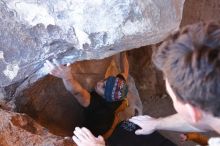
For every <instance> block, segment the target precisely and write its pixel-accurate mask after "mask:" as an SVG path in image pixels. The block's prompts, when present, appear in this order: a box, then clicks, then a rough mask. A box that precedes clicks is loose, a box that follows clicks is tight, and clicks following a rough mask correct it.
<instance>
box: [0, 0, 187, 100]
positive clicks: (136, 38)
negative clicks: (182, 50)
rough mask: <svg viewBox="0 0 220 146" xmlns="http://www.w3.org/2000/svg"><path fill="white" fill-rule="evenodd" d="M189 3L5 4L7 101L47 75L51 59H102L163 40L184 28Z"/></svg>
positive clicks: (2, 47)
mask: <svg viewBox="0 0 220 146" xmlns="http://www.w3.org/2000/svg"><path fill="white" fill-rule="evenodd" d="M183 4H184V0H179V1H176V0H166V1H164V0H154V1H153V0H147V1H146V0H121V1H116V0H105V1H104V0H75V1H69V0H46V1H45V0H38V1H36V0H2V1H0V10H1V11H0V23H1V27H0V69H1V72H0V87H1V90H2V91H1V94H0V95H1V97H2V98H10V97H12V96H15V94H16V93H17V92H20V90H22V89H24V88H26V87H27V86H28V84H24V86H22V87H21V86H20V85H21V84H22V83H24V82H28V83H33V82H35V81H37V80H38V79H39V78H41V77H42V76H45V74H46V73H45V72H44V69H43V68H42V66H43V63H44V61H45V60H46V59H51V58H57V59H58V60H59V61H60V63H73V62H75V61H76V60H84V59H100V58H105V57H107V56H110V55H113V54H115V53H118V52H120V51H123V50H128V49H133V48H138V47H140V46H145V45H149V44H154V43H158V42H160V41H162V40H163V39H164V38H165V37H166V36H167V35H168V34H169V33H170V32H172V31H174V30H176V29H177V28H178V27H179V24H180V21H181V18H182V9H183ZM18 87H20V88H19V89H20V90H18ZM8 89H10V91H8ZM16 91H17V92H16ZM3 96H4V97H3Z"/></svg>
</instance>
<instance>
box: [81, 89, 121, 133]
mask: <svg viewBox="0 0 220 146" xmlns="http://www.w3.org/2000/svg"><path fill="white" fill-rule="evenodd" d="M90 97H91V99H90V104H89V106H88V107H87V108H85V118H86V119H85V127H87V128H88V129H89V130H91V132H92V133H93V134H94V135H95V136H98V135H103V134H104V133H105V132H107V131H108V130H109V129H110V128H111V126H112V124H113V121H114V113H115V111H116V109H117V108H118V107H119V106H120V105H121V103H122V101H115V102H107V101H106V100H105V99H104V98H103V97H101V96H100V95H98V94H97V93H96V92H95V91H92V92H91V93H90Z"/></svg>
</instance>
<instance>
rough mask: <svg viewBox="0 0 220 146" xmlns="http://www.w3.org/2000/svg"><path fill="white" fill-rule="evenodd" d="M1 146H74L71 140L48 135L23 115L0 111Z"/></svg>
mask: <svg viewBox="0 0 220 146" xmlns="http://www.w3.org/2000/svg"><path fill="white" fill-rule="evenodd" d="M0 117H1V118H0V123H1V124H0V145H1V146H74V143H73V141H72V140H71V139H69V140H65V139H64V138H63V137H59V136H55V135H53V134H51V133H49V132H48V131H47V130H46V129H45V128H43V127H42V126H40V125H39V124H37V123H36V122H35V121H33V120H32V119H31V118H30V117H28V116H27V115H25V114H16V113H12V112H8V111H4V110H1V109H0Z"/></svg>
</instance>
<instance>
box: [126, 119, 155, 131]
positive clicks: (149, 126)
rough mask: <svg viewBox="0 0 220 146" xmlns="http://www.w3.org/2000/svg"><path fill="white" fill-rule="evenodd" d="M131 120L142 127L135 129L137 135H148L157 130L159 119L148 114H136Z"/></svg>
mask: <svg viewBox="0 0 220 146" xmlns="http://www.w3.org/2000/svg"><path fill="white" fill-rule="evenodd" d="M129 121H130V122H132V123H135V124H136V125H138V126H139V127H141V129H138V130H136V131H135V134H136V135H148V134H151V133H153V132H154V131H156V130H157V129H156V128H157V124H158V120H157V119H155V118H152V117H150V116H147V115H144V116H135V117H132V118H131V119H129Z"/></svg>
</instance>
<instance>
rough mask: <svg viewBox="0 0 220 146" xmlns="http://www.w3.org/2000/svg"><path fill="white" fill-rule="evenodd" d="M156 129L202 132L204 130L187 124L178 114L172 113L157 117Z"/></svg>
mask: <svg viewBox="0 0 220 146" xmlns="http://www.w3.org/2000/svg"><path fill="white" fill-rule="evenodd" d="M157 130H169V131H177V132H204V130H201V129H199V128H198V127H195V126H193V125H191V124H189V123H188V122H187V121H185V120H184V119H183V118H182V117H181V116H180V115H179V114H174V115H171V116H169V117H165V118H159V119H158V124H157Z"/></svg>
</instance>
